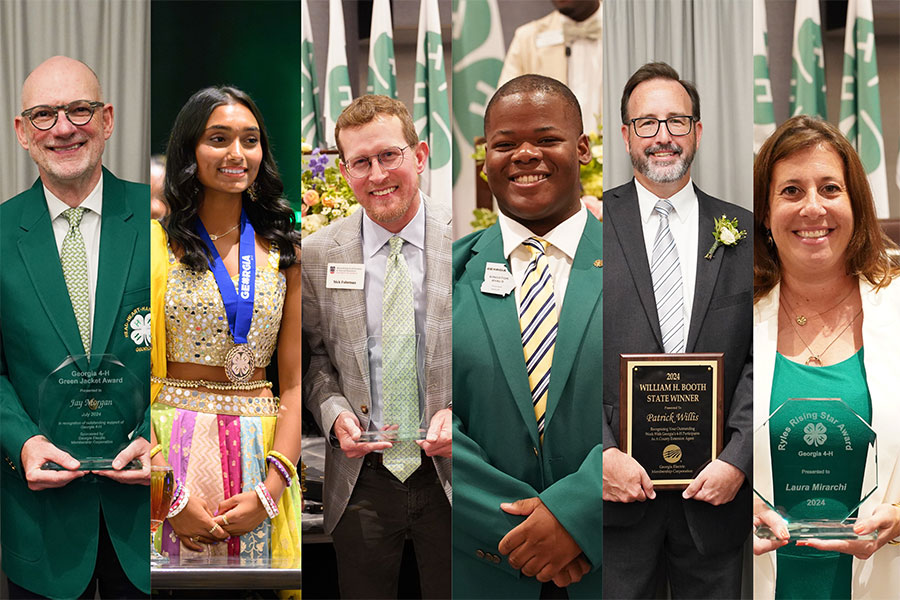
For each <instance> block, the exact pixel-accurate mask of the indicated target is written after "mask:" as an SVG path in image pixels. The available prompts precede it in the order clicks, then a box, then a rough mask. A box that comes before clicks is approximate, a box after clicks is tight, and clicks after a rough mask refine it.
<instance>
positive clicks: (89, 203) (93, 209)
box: [44, 177, 103, 337]
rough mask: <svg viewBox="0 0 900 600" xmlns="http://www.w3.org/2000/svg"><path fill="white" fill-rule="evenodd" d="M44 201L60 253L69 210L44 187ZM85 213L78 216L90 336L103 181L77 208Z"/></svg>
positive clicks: (92, 319) (98, 249) (95, 283)
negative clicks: (85, 266) (83, 253)
mask: <svg viewBox="0 0 900 600" xmlns="http://www.w3.org/2000/svg"><path fill="white" fill-rule="evenodd" d="M44 198H45V199H46V200H47V210H48V211H50V222H51V224H52V225H53V237H54V238H55V239H56V251H57V252H61V251H62V243H63V240H64V239H65V237H66V232H68V231H69V220H68V219H66V217H65V216H63V212H65V211H66V210H68V209H70V208H72V207H71V206H69V205H68V204H66V203H65V202H63V201H62V200H60V199H59V198H57V197H56V196H54V195H53V192H51V191H50V190H48V189H47V186H44ZM79 206H80V207H81V208H84V209H86V210H85V211H84V213H83V214H82V215H81V225H80V227H79V228H80V229H81V237H82V238H84V250H85V253H86V255H87V267H88V318H89V319H90V321H89V323H90V324H91V332H92V334H91V336H92V337H93V331H94V304H95V299H96V295H97V293H96V292H97V264H98V263H99V258H100V221H101V216H102V214H103V213H102V211H103V177H101V178H100V181H98V182H97V185H96V187H94V189H93V191H91V193H90V194H88V195H87V198H85V199H84V200H82V201H81V204H79Z"/></svg>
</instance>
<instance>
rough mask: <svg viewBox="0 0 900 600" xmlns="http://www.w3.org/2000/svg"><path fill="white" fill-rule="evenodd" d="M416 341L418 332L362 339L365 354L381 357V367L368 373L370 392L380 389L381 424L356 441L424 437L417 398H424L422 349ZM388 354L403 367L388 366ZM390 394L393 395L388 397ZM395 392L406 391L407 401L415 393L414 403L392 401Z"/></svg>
mask: <svg viewBox="0 0 900 600" xmlns="http://www.w3.org/2000/svg"><path fill="white" fill-rule="evenodd" d="M420 342H421V336H420V335H418V334H415V335H409V336H393V339H390V338H389V337H383V336H380V335H379V336H374V335H373V336H370V337H369V338H368V339H367V340H366V347H367V349H368V353H369V357H370V358H372V357H375V356H378V357H380V358H381V360H380V364H381V370H380V371H379V372H377V373H370V377H371V380H372V390H373V392H374V391H375V390H376V389H378V390H380V391H381V414H380V415H376V416H378V417H380V418H381V421H382V423H383V425H382V427H381V429H369V430H368V431H364V432H363V433H362V435H361V436H360V437H359V440H357V442H409V441H414V440H424V439H425V434H426V433H428V424H427V423H425V415H424V411H423V408H424V407H423V406H422V402H421V398H424V394H423V393H422V390H423V389H424V382H423V381H421V377H420V376H419V375H420V374H421V375H424V373H425V352H424V348H422V346H421V343H420ZM391 357H393V359H394V361H395V364H405V365H406V367H405V368H400V369H391V367H390V366H389V365H390V363H391ZM410 359H413V360H414V361H415V362H412V361H411V360H410ZM386 365H387V366H388V367H387V369H386V368H385V366H386ZM413 367H415V369H414V368H413ZM389 369H390V371H389ZM376 386H377V388H376ZM392 394H393V395H394V398H392V397H391V395H392ZM396 394H406V395H407V396H408V398H407V400H408V401H410V402H412V401H411V400H409V399H410V398H412V396H415V400H414V401H415V407H412V408H410V407H408V406H403V403H402V402H401V403H399V406H398V405H397V404H395V403H394V399H395V397H396ZM366 410H368V409H366Z"/></svg>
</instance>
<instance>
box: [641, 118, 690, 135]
mask: <svg viewBox="0 0 900 600" xmlns="http://www.w3.org/2000/svg"><path fill="white" fill-rule="evenodd" d="M694 120H695V119H694V117H692V116H690V115H677V116H675V117H669V118H668V119H655V118H653V117H638V118H637V119H631V121H630V123H631V125H632V127H634V133H635V134H636V135H637V136H638V137H642V138H651V137H654V136H655V135H656V134H657V133H659V125H660V123H665V124H666V129H668V130H669V135H673V136H676V137H678V136H682V135H687V134H689V133H690V132H691V129H692V128H693V126H694Z"/></svg>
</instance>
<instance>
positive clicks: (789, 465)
mask: <svg viewBox="0 0 900 600" xmlns="http://www.w3.org/2000/svg"><path fill="white" fill-rule="evenodd" d="M754 436H755V439H754V446H755V447H756V448H757V449H759V448H765V447H766V446H768V448H769V455H770V457H771V463H772V479H771V480H770V481H767V482H760V481H755V482H754V488H755V489H754V491H755V492H756V495H757V496H758V497H759V498H760V499H762V501H763V502H765V504H766V505H767V506H768V508H771V509H772V510H774V511H775V512H777V513H778V514H779V515H780V516H781V517H782V518H783V519H784V520H785V522H786V523H787V528H788V532H789V533H790V536H791V539H792V540H797V539H808V538H817V539H875V538H876V537H877V532H876V533H872V534H869V535H862V536H861V535H857V534H856V533H855V532H854V531H853V526H854V524H855V522H856V519H855V515H856V511H857V509H858V508H859V506H860V505H861V504H862V503H863V502H864V501H865V500H866V499H867V498H868V497H869V496H871V495H872V493H873V492H874V491H875V489H876V488H877V487H878V459H877V438H876V435H875V432H874V431H873V430H872V428H871V427H870V426H869V424H868V423H866V421H865V420H864V419H863V418H862V417H861V416H859V414H857V413H856V412H855V411H854V410H853V409H852V408H850V406H848V405H847V404H846V403H845V402H844V401H843V400H841V399H839V398H790V399H788V400H787V401H786V402H785V403H784V404H782V405H781V406H779V407H778V408H777V409H776V410H775V412H773V413H772V414H771V415H769V417H768V419H766V421H765V423H763V424H762V425H761V426H760V427H759V428H757V430H756V431H755V432H754ZM757 460H759V458H757ZM755 533H756V536H757V537H760V538H764V539H776V536H775V534H774V533H773V532H772V531H771V529H770V528H769V527H767V526H766V525H760V526H759V527H757V529H756V532H755Z"/></svg>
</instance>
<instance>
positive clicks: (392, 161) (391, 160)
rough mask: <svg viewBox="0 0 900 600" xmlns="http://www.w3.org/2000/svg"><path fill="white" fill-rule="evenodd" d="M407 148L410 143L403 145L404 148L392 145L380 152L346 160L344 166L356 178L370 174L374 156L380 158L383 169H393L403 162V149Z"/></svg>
mask: <svg viewBox="0 0 900 600" xmlns="http://www.w3.org/2000/svg"><path fill="white" fill-rule="evenodd" d="M407 148H409V145H406V146H403V147H402V148H400V147H398V146H391V147H390V148H385V149H384V150H382V151H381V152H379V153H378V154H370V155H369V156H357V157H356V158H354V159H353V160H351V161H349V162H344V166H345V167H346V168H347V173H348V174H349V175H350V177H353V178H354V179H358V178H360V177H365V176H366V175H368V174H369V171H370V170H371V169H372V159H373V158H377V159H378V164H379V165H381V168H382V169H387V170H388V171H393V170H394V169H396V168H398V167H399V166H400V165H402V164H403V151H404V150H406V149H407Z"/></svg>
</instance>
